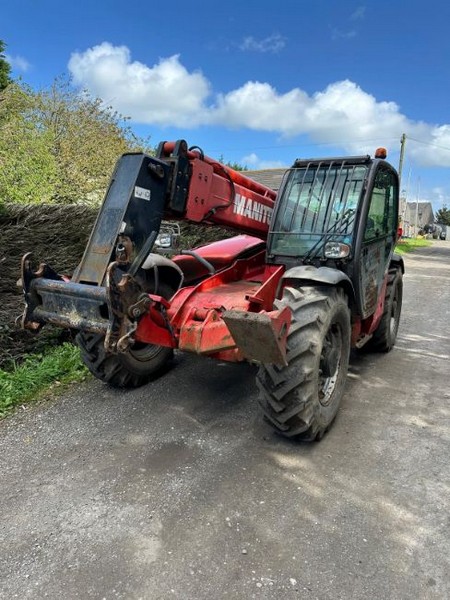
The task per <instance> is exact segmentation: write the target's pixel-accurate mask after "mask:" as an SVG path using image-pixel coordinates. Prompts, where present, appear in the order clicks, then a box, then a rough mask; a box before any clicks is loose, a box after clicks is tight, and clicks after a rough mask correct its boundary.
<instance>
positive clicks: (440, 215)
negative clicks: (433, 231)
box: [435, 204, 450, 225]
mask: <svg viewBox="0 0 450 600" xmlns="http://www.w3.org/2000/svg"><path fill="white" fill-rule="evenodd" d="M435 219H436V223H441V224H442V225H450V209H448V208H447V207H446V206H445V204H444V206H443V207H442V208H440V209H439V210H438V211H437V213H436V215H435Z"/></svg>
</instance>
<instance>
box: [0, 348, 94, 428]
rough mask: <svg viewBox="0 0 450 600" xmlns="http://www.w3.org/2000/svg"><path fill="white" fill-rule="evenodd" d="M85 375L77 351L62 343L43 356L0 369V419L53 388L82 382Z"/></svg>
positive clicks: (84, 369) (34, 356)
mask: <svg viewBox="0 0 450 600" xmlns="http://www.w3.org/2000/svg"><path fill="white" fill-rule="evenodd" d="M87 374H88V370H87V369H86V367H85V366H84V365H83V364H82V362H81V360H80V353H79V349H78V348H77V347H76V346H73V345H72V344H69V343H65V344H62V345H61V346H57V347H56V348H52V349H50V350H48V351H46V352H45V353H43V354H34V355H30V356H29V357H28V358H26V359H25V360H24V362H23V363H21V364H20V365H19V366H16V367H15V368H14V369H13V370H11V371H2V370H0V417H4V416H5V415H7V414H8V413H10V412H11V410H12V409H13V408H14V407H15V406H17V405H19V404H25V403H26V402H29V401H31V400H38V399H40V398H42V396H43V394H44V393H48V392H50V391H52V390H53V389H54V386H64V385H67V384H68V383H72V382H75V381H82V380H83V379H85V378H86V376H87Z"/></svg>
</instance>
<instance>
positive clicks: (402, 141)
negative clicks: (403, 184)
mask: <svg viewBox="0 0 450 600" xmlns="http://www.w3.org/2000/svg"><path fill="white" fill-rule="evenodd" d="M405 144H406V134H405V133H402V137H401V138H400V160H399V161H398V181H399V184H400V181H401V180H402V171H403V159H404V158H405Z"/></svg>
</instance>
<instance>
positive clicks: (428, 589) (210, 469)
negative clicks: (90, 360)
mask: <svg viewBox="0 0 450 600" xmlns="http://www.w3.org/2000/svg"><path fill="white" fill-rule="evenodd" d="M405 260H406V267H407V274H406V275H405V278H404V283H405V298H404V310H403V316H402V322H401V327H400V332H399V339H398V344H397V346H396V348H395V349H394V350H393V351H392V352H391V353H390V354H387V355H363V356H358V357H354V358H353V359H352V365H351V372H350V374H349V380H348V386H347V391H346V394H345V398H344V401H343V404H342V407H341V410H340V412H339V416H338V418H337V420H336V422H335V424H334V426H333V428H332V430H331V431H330V432H329V433H328V434H327V435H326V436H325V438H324V439H323V440H322V442H320V443H315V444H312V445H311V444H309V445H308V444H298V443H294V442H291V441H286V440H284V439H282V438H280V437H278V436H276V435H275V434H273V433H272V431H271V429H270V428H269V426H268V425H267V424H266V423H264V422H263V421H262V420H261V418H260V415H259V412H258V408H257V405H256V389H255V385H254V373H255V371H254V367H252V366H251V365H229V364H225V363H218V362H214V361H210V360H207V359H201V358H197V357H195V356H188V355H180V356H179V357H178V360H177V364H176V366H175V368H174V369H173V370H171V371H170V372H169V373H168V374H167V375H166V376H165V377H164V378H162V379H159V380H158V381H156V382H154V383H153V384H151V385H148V386H146V387H145V388H141V389H138V390H134V391H131V392H128V393H123V392H121V391H114V390H111V389H108V388H107V387H105V386H104V385H102V384H101V383H99V382H97V381H90V382H86V383H85V384H83V385H80V386H78V387H76V388H73V389H72V390H71V391H70V392H69V393H68V394H66V395H65V396H64V397H63V398H60V399H58V400H54V401H51V402H47V403H43V404H41V405H39V406H34V407H30V408H28V409H26V410H23V411H20V412H18V413H17V414H16V415H14V416H13V417H11V418H9V419H7V420H6V421H4V422H3V423H2V424H1V425H0V457H1V458H0V460H1V469H0V492H1V504H0V508H1V514H0V597H1V598H2V599H8V600H9V599H12V598H20V599H21V600H24V599H28V598H30V599H41V598H54V599H65V600H70V599H77V598H79V599H84V600H86V599H99V600H100V599H102V598H105V599H108V600H109V599H115V598H120V599H133V600H135V599H136V600H137V599H139V598H142V599H144V600H146V599H151V600H153V599H155V600H159V599H161V600H162V599H164V600H165V599H170V598H176V599H183V600H184V599H188V600H191V599H192V600H197V599H199V600H202V599H205V600H206V599H207V600H211V599H221V598H230V599H248V598H257V599H265V598H274V599H275V598H276V599H291V598H305V599H314V598H317V599H321V600H322V599H323V600H328V599H330V600H331V599H332V600H337V599H343V600H344V599H345V600H349V599H358V600H359V599H362V598H364V599H367V598H370V599H376V600H379V599H414V600H417V599H428V598H432V599H434V598H442V599H444V598H445V599H447V598H449V597H450V564H449V557H450V533H449V532H450V517H449V515H450V409H449V406H450V393H449V385H448V382H449V356H450V341H449V322H450V312H449V307H450V243H449V242H435V243H434V244H433V246H432V247H431V248H427V249H424V250H421V251H420V252H419V253H416V254H414V255H411V256H409V257H407V258H406V259H405Z"/></svg>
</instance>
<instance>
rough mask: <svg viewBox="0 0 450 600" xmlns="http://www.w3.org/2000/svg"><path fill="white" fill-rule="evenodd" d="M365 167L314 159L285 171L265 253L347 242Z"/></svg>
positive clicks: (298, 253) (300, 253) (301, 252)
mask: <svg viewBox="0 0 450 600" xmlns="http://www.w3.org/2000/svg"><path fill="white" fill-rule="evenodd" d="M367 169H368V167H367V166H366V165H361V164H359V165H346V164H345V163H342V162H339V163H331V164H330V163H327V164H322V163H314V164H308V165H306V166H304V167H303V166H302V167H301V168H295V169H291V170H290V171H289V172H288V174H287V175H286V180H285V182H284V186H283V190H282V193H281V197H280V200H279V209H278V211H277V214H276V216H275V221H274V223H273V229H272V231H271V233H270V239H269V253H270V254H282V255H284V256H304V255H305V254H308V253H310V252H312V251H314V254H316V252H315V249H319V248H321V247H322V246H323V245H324V244H325V243H326V242H327V241H329V240H336V241H340V242H344V243H346V244H351V242H352V237H353V230H354V220H355V212H356V208H357V206H358V203H359V198H360V196H361V192H362V189H363V182H364V178H365V176H366V173H367Z"/></svg>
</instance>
